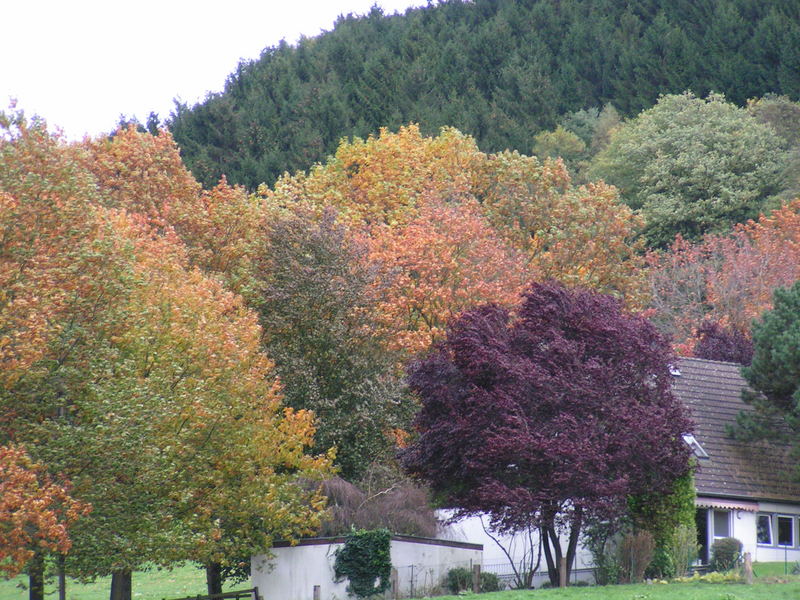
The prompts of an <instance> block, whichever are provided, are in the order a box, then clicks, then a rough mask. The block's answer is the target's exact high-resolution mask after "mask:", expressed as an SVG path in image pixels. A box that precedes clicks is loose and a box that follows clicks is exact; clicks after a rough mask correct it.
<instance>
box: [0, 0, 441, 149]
mask: <svg viewBox="0 0 800 600" xmlns="http://www.w3.org/2000/svg"><path fill="white" fill-rule="evenodd" d="M373 4H377V5H378V6H380V7H382V8H383V10H384V13H386V14H391V13H393V12H395V11H399V12H404V11H405V9H406V8H408V7H410V6H424V5H426V4H427V2H426V0H328V1H326V0H286V1H281V0H261V1H258V0H251V1H249V2H248V1H244V0H223V1H219V2H207V1H205V0H194V1H186V0H161V1H155V0H137V1H135V2H131V1H127V0H126V1H123V0H100V1H98V0H10V2H8V3H3V7H2V11H0V14H2V20H3V24H2V25H1V26H0V109H3V108H6V107H7V106H8V104H9V100H10V98H16V99H17V101H18V104H17V106H18V107H19V108H22V109H24V110H25V112H26V113H27V114H33V113H36V114H38V115H40V116H42V117H44V118H45V119H46V120H47V122H48V124H49V125H51V126H58V127H60V128H62V129H63V130H64V132H65V133H66V135H67V136H68V137H69V138H72V139H79V138H81V137H83V135H84V134H86V133H89V134H91V135H96V134H98V133H100V132H104V131H108V130H110V129H111V128H113V126H114V125H115V123H116V122H117V119H118V117H119V115H120V114H125V115H127V116H133V115H135V116H137V117H138V118H139V119H140V120H142V121H144V120H145V119H146V117H147V115H148V114H149V113H150V111H151V110H154V111H156V112H157V113H159V115H160V116H161V117H162V118H164V117H166V116H168V115H169V112H170V110H171V109H172V106H173V102H172V99H173V98H176V97H178V98H180V99H181V100H184V101H187V102H190V103H193V102H196V101H197V100H200V99H202V98H203V97H204V96H205V95H206V92H208V91H219V90H221V89H222V87H223V85H224V83H225V78H226V77H227V75H228V74H229V73H231V72H232V71H233V70H234V69H235V68H236V65H237V64H238V62H239V60H240V59H242V58H245V59H250V58H257V57H258V56H259V55H260V54H261V50H263V49H264V48H266V47H268V46H273V45H275V44H277V43H278V42H279V41H280V40H281V39H285V40H286V41H287V42H289V43H294V42H295V41H296V40H297V39H299V37H300V36H301V35H305V36H308V37H311V36H314V35H317V34H319V33H320V32H321V31H323V30H330V29H332V28H333V23H334V21H335V20H336V18H337V16H339V15H340V14H348V13H354V14H365V13H367V12H368V11H369V9H370V7H371V6H372V5H373Z"/></svg>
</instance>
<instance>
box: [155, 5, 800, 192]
mask: <svg viewBox="0 0 800 600" xmlns="http://www.w3.org/2000/svg"><path fill="white" fill-rule="evenodd" d="M685 90H691V91H693V92H694V93H695V94H696V95H698V96H705V95H706V94H708V93H709V92H711V91H714V92H719V93H722V94H724V95H725V96H726V98H727V99H728V100H730V101H732V102H734V103H736V104H738V105H740V106H741V105H743V104H744V103H745V101H746V100H747V99H748V98H753V97H760V96H763V95H764V94H766V93H776V94H782V95H786V96H788V97H790V98H792V99H797V98H798V96H800V4H798V3H797V2H793V1H791V0H764V1H760V2H752V1H750V0H631V1H628V2H618V1H616V0H599V1H598V0H560V1H557V0H475V1H474V2H464V1H462V0H449V1H441V2H439V3H437V4H435V5H433V4H431V5H430V6H428V7H427V8H421V9H413V10H412V9H409V10H408V11H407V12H406V14H405V15H384V14H383V13H382V12H381V10H380V9H378V8H374V9H373V10H372V12H371V13H370V14H368V15H366V16H352V15H348V16H344V17H342V18H340V19H339V21H338V22H337V23H336V25H335V27H334V29H333V30H332V31H330V32H328V33H326V34H324V35H321V36H318V37H314V38H306V39H303V40H301V41H300V42H299V43H298V44H297V45H288V44H281V45H279V46H277V47H271V48H266V49H265V50H264V51H263V53H262V55H261V58H260V59H258V60H255V61H250V62H243V63H241V64H240V65H239V66H238V68H237V69H236V71H235V72H234V73H232V74H231V75H230V77H229V78H228V81H227V83H226V85H225V89H224V91H223V92H221V93H218V94H213V95H210V96H209V97H208V98H206V100H205V101H204V102H202V103H200V104H197V105H195V106H187V105H179V106H177V107H176V111H175V113H174V114H173V117H172V119H171V122H170V124H169V127H170V130H171V131H172V134H173V135H174V137H175V139H176V141H177V142H178V144H179V145H180V147H181V151H182V155H183V158H184V160H185V162H186V163H187V165H188V166H189V167H190V169H191V170H192V172H193V173H194V175H195V177H197V178H198V180H199V181H201V182H202V183H203V184H204V185H205V186H211V185H214V184H215V183H216V182H217V181H218V179H219V177H220V175H222V174H225V175H226V176H227V177H228V180H229V181H230V182H233V183H239V184H243V185H245V186H247V187H248V188H251V189H255V187H256V186H258V185H259V184H260V183H264V182H265V183H267V184H270V185H271V184H272V183H273V182H274V181H275V179H276V178H277V177H278V176H280V175H281V174H282V173H283V172H285V171H289V172H294V171H296V170H298V169H307V168H308V167H309V166H310V165H311V164H313V163H314V162H317V161H321V160H323V159H324V158H325V156H327V155H329V154H331V153H332V152H333V151H334V150H335V149H336V147H337V145H338V143H339V140H340V139H341V138H342V137H344V136H360V137H365V136H367V135H369V134H370V133H376V132H377V130H378V129H379V127H388V128H390V129H392V130H396V129H397V127H399V126H400V125H403V124H407V123H409V122H418V123H419V124H420V125H421V129H422V132H423V133H424V134H428V135H433V134H436V133H437V132H438V130H439V128H440V127H442V126H445V125H448V126H453V127H456V128H457V129H459V130H460V131H462V132H464V133H466V134H469V135H471V136H473V137H474V138H475V139H476V140H477V142H478V145H479V147H480V148H481V149H482V150H483V151H485V152H495V151H499V150H504V149H506V148H511V149H516V150H519V151H520V152H523V153H530V152H531V146H532V141H531V140H532V139H533V137H534V136H535V135H536V134H537V133H538V132H540V131H542V130H545V129H552V128H553V127H554V126H555V125H556V124H557V123H558V122H559V121H560V120H561V118H562V117H563V116H564V115H566V114H568V113H571V112H574V111H578V110H580V109H588V108H592V107H602V106H603V105H605V104H607V103H610V104H612V105H613V106H614V107H615V108H616V109H617V110H618V111H619V113H620V114H621V115H622V116H623V117H630V116H633V115H635V114H636V113H638V112H640V111H641V110H643V109H645V108H649V107H650V106H652V105H653V104H654V103H655V101H656V100H657V98H658V96H659V95H660V94H667V93H681V92H683V91H685Z"/></svg>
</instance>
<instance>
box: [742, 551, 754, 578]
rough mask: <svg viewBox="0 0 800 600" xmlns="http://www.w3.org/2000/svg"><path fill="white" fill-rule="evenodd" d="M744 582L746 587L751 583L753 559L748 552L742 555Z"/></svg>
mask: <svg viewBox="0 0 800 600" xmlns="http://www.w3.org/2000/svg"><path fill="white" fill-rule="evenodd" d="M744 582H745V583H746V584H748V585H750V584H752V583H753V558H752V557H751V556H750V553H749V552H745V553H744Z"/></svg>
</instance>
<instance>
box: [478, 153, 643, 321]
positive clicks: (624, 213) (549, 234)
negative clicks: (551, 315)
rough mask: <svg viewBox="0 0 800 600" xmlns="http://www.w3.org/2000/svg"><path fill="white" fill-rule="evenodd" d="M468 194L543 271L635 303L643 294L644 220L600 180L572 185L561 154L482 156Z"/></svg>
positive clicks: (536, 268)
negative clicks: (641, 233)
mask: <svg viewBox="0 0 800 600" xmlns="http://www.w3.org/2000/svg"><path fill="white" fill-rule="evenodd" d="M475 186H476V188H475V193H476V195H477V197H478V199H479V200H480V203H481V207H482V209H483V211H484V213H485V214H486V216H487V218H488V219H489V220H490V222H491V223H492V225H493V226H494V227H495V228H496V229H497V231H498V232H499V233H500V234H501V235H502V236H503V237H504V238H505V239H506V240H508V242H509V243H511V244H512V245H514V246H515V247H516V248H519V249H520V250H522V251H523V252H524V253H525V254H526V256H527V257H528V261H529V264H530V265H531V267H532V269H533V270H534V271H536V272H538V273H539V274H540V275H541V276H542V277H544V278H548V279H556V280H558V281H561V282H562V283H564V284H566V285H570V286H585V287H590V288H593V289H595V290H598V291H601V292H604V293H611V294H614V295H616V296H618V297H621V298H623V299H624V300H625V303H626V305H627V306H628V307H629V308H641V307H642V306H643V305H644V303H645V302H646V299H647V284H646V278H645V266H646V265H645V262H644V260H643V258H642V255H641V250H642V249H643V246H642V243H641V242H640V241H637V235H638V231H639V229H640V228H641V227H642V225H643V221H642V220H641V219H640V218H639V217H637V216H636V215H634V214H633V212H632V211H631V210H630V209H629V208H628V207H627V206H625V205H624V204H623V203H622V202H621V201H620V199H619V193H618V192H617V190H616V188H614V187H612V186H608V185H606V184H604V183H602V182H597V183H593V184H589V185H586V186H580V187H578V188H575V187H573V186H572V184H571V181H570V177H569V174H568V173H567V170H566V167H565V166H564V163H563V162H562V161H561V160H550V159H547V160H545V161H544V162H539V160H538V159H536V158H535V157H530V156H524V155H521V154H519V153H517V152H500V153H498V154H490V155H488V156H486V158H485V161H484V162H483V164H482V165H481V168H480V169H479V171H478V173H477V175H476V180H475Z"/></svg>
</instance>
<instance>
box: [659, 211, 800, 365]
mask: <svg viewBox="0 0 800 600" xmlns="http://www.w3.org/2000/svg"><path fill="white" fill-rule="evenodd" d="M798 231H800V201H797V200H795V201H793V202H790V203H788V204H786V205H784V206H783V207H781V208H780V209H777V210H774V211H772V212H771V213H769V214H766V215H762V216H761V217H760V218H759V219H758V221H749V222H747V223H745V224H742V225H738V226H736V228H735V229H734V231H732V232H731V233H730V234H728V235H709V236H706V237H705V238H704V239H703V240H702V241H701V242H697V243H691V242H688V241H686V240H684V239H682V238H679V239H677V240H676V241H675V243H673V245H672V246H671V247H670V249H669V250H668V251H665V252H660V253H652V254H651V255H650V256H649V262H650V267H651V268H650V276H649V277H650V282H651V286H652V287H651V290H652V291H651V307H652V309H653V317H652V318H653V320H654V322H655V323H656V324H657V325H658V327H659V329H660V330H661V331H662V332H664V333H665V334H666V335H668V336H670V337H671V338H672V339H673V340H674V341H675V343H676V344H679V345H680V346H681V348H682V352H683V353H685V354H691V353H692V348H694V346H695V344H696V343H697V341H698V339H697V336H696V331H697V329H698V328H699V327H701V325H702V324H703V323H704V322H705V321H706V320H711V321H716V322H718V323H719V324H720V325H721V326H722V327H724V328H727V329H729V330H735V331H739V332H742V334H743V335H745V336H746V337H749V331H750V326H751V323H752V322H753V320H754V319H756V318H757V317H758V316H759V315H761V314H762V313H763V312H764V311H765V310H768V309H770V308H771V307H772V296H773V292H774V290H775V289H777V288H779V287H787V286H790V285H792V284H793V283H794V282H795V281H797V279H798V278H800V266H798V265H800V238H798Z"/></svg>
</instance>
